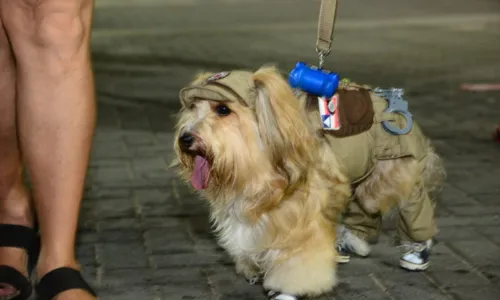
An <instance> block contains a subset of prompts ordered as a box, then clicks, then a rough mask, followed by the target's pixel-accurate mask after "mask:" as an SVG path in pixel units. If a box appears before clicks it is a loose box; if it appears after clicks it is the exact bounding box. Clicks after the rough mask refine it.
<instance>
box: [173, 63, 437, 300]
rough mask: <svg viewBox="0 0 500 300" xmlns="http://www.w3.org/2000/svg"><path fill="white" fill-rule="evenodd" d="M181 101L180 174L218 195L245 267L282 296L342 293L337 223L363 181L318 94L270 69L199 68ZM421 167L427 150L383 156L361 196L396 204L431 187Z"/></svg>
mask: <svg viewBox="0 0 500 300" xmlns="http://www.w3.org/2000/svg"><path fill="white" fill-rule="evenodd" d="M372 96H373V95H372ZM374 97H375V96H374ZM180 98H181V102H182V109H181V111H180V114H179V118H178V124H177V131H176V138H175V146H174V148H175V151H176V154H177V158H178V161H177V164H178V166H179V170H180V174H181V176H182V178H183V179H184V180H186V182H189V183H191V185H192V186H193V187H194V188H195V189H196V190H198V191H200V194H201V195H202V196H203V197H204V198H206V199H207V200H208V203H209V205H210V211H211V219H212V221H213V223H214V227H215V231H216V232H217V234H218V239H219V242H220V244H221V246H222V247H223V248H224V249H226V250H227V252H228V253H229V254H230V255H231V256H232V257H233V258H234V261H235V264H236V270H237V272H238V273H241V274H243V275H244V276H245V277H246V278H247V279H248V280H251V281H253V280H254V279H255V278H258V277H260V278H263V285H264V288H265V289H266V290H269V291H270V292H269V295H270V297H271V298H273V299H294V297H297V296H315V295H320V294H322V293H325V292H328V291H330V290H332V289H333V288H334V287H335V285H336V283H337V278H336V255H337V253H336V250H335V243H336V227H337V224H339V222H340V219H339V218H340V215H341V213H342V212H343V211H344V210H345V209H346V207H347V205H348V203H349V200H350V199H351V195H352V191H351V188H352V185H351V184H352V183H353V182H355V181H356V180H355V179H354V178H352V176H351V173H352V172H349V170H348V169H349V164H348V163H347V164H346V163H344V162H343V160H344V158H343V157H341V156H339V153H337V152H336V149H335V147H332V143H331V138H333V139H335V140H337V141H338V142H340V143H341V142H342V138H337V137H331V138H327V137H326V136H325V134H324V133H323V132H322V128H321V122H320V119H319V116H316V115H315V113H316V112H315V110H314V109H310V105H309V104H310V103H309V100H310V97H309V96H308V95H300V94H297V93H295V92H294V91H293V90H292V89H291V88H290V86H289V85H288V83H287V82H286V80H285V79H284V78H283V77H282V75H281V74H279V72H278V71H277V70H276V69H274V68H272V67H263V68H261V69H259V70H257V71H256V72H255V73H252V72H248V71H231V72H222V73H218V74H211V73H203V74H199V75H198V76H197V78H196V79H195V80H194V81H193V82H192V83H190V84H189V85H188V86H187V87H186V88H184V89H183V90H182V91H181V94H180ZM316 108H317V107H316ZM374 127H375V126H374ZM415 128H416V129H414V130H418V128H417V127H415ZM425 143H427V142H425ZM425 149H426V150H425V156H426V157H428V156H429V155H428V153H429V154H430V155H431V156H433V157H434V156H435V155H434V154H433V152H432V149H431V148H430V146H429V145H428V144H425ZM427 152H428V153H427ZM370 160H371V159H370ZM419 160H420V161H419ZM426 161H427V160H426ZM426 164H427V162H424V165H426ZM421 165H422V158H421V157H418V159H417V158H412V157H411V156H409V157H405V158H398V159H393V160H385V161H378V160H377V159H376V158H374V159H373V163H372V166H370V167H369V169H370V170H366V172H365V173H366V174H368V175H364V176H362V177H363V178H362V180H361V181H359V180H358V182H360V183H359V184H358V185H357V188H356V190H355V194H356V195H357V196H358V198H359V201H360V203H362V204H363V203H365V204H366V207H367V208H368V209H369V211H372V212H376V211H381V210H383V211H386V210H388V209H389V208H391V207H394V206H397V205H398V204H399V202H400V201H399V200H400V199H409V198H410V195H411V194H412V192H413V191H414V189H415V187H416V186H419V187H421V188H427V187H423V185H421V184H420V180H419V178H421V177H422V175H423V173H425V172H424V171H423V170H424V169H425V168H422V167H421ZM428 171H429V169H427V172H428ZM424 177H430V174H424Z"/></svg>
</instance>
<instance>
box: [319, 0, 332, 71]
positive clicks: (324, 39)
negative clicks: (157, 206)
mask: <svg viewBox="0 0 500 300" xmlns="http://www.w3.org/2000/svg"><path fill="white" fill-rule="evenodd" d="M336 13H337V0H321V7H320V9H319V21H318V39H317V41H316V52H318V56H319V68H322V67H323V63H324V61H325V57H326V56H327V55H328V54H330V50H331V49H332V42H333V29H334V27H335V15H336Z"/></svg>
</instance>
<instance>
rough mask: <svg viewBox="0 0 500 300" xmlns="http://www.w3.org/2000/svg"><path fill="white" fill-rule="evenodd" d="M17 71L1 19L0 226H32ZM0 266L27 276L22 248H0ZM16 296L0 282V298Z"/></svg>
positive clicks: (10, 288)
mask: <svg viewBox="0 0 500 300" xmlns="http://www.w3.org/2000/svg"><path fill="white" fill-rule="evenodd" d="M15 98H16V69H15V63H14V57H13V54H12V51H11V48H10V43H9V40H8V38H7V35H6V32H5V29H4V27H3V24H2V21H1V19H0V224H13V225H22V226H27V227H33V209H32V207H31V203H30V198H29V195H28V192H27V189H26V186H25V184H24V181H23V176H22V171H23V168H22V162H21V153H20V151H19V143H18V139H17V128H16V102H15ZM0 266H10V267H13V268H15V269H16V270H18V271H19V272H21V273H22V274H23V275H25V276H27V273H28V272H27V268H26V267H27V253H26V252H25V250H24V249H20V248H13V247H0ZM14 293H16V290H15V288H14V287H13V286H11V285H8V284H5V283H2V282H0V297H2V296H4V297H6V296H8V295H12V294H14Z"/></svg>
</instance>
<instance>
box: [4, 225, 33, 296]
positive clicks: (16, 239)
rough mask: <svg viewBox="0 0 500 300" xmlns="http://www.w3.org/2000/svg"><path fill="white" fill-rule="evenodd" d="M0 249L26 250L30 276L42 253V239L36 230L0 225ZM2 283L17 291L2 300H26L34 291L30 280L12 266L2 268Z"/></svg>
mask: <svg viewBox="0 0 500 300" xmlns="http://www.w3.org/2000/svg"><path fill="white" fill-rule="evenodd" d="M0 247H14V248H20V249H24V250H26V252H27V253H28V266H27V267H28V274H31V271H32V270H33V268H34V267H35V265H36V262H37V260H38V255H39V253H40V238H39V236H38V234H37V232H36V230H35V229H33V228H28V227H25V226H21V225H11V224H0ZM0 283H2V284H8V285H11V286H12V287H14V288H15V289H16V291H17V292H16V293H15V294H13V295H6V296H1V297H0V300H26V299H28V298H29V297H30V296H31V293H32V291H33V286H32V285H31V282H30V280H29V278H26V277H25V276H24V275H23V274H22V273H21V272H19V271H18V270H16V269H14V268H12V267H10V266H0Z"/></svg>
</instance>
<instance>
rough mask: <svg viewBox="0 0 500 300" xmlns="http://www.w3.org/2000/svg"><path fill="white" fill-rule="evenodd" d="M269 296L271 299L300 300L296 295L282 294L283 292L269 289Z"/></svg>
mask: <svg viewBox="0 0 500 300" xmlns="http://www.w3.org/2000/svg"><path fill="white" fill-rule="evenodd" d="M267 297H269V300H298V298H297V297H295V296H292V295H287V294H281V293H279V292H275V291H269V292H268V293H267Z"/></svg>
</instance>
